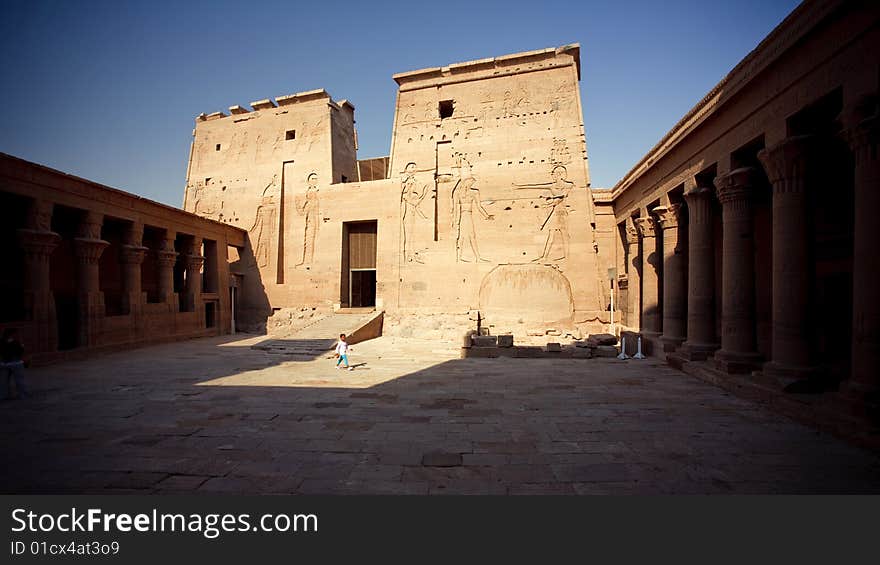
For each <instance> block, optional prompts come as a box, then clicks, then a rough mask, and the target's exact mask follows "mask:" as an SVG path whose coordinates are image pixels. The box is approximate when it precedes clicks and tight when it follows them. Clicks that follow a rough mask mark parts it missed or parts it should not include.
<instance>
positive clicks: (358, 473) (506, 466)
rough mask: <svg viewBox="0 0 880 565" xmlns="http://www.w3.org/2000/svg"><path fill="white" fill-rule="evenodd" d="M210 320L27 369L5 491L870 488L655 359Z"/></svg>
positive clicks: (742, 404) (824, 439) (758, 413)
mask: <svg viewBox="0 0 880 565" xmlns="http://www.w3.org/2000/svg"><path fill="white" fill-rule="evenodd" d="M262 341H265V338H264V337H256V338H255V337H253V336H247V339H242V337H241V336H236V337H234V338H231V337H229V336H227V337H225V338H209V339H201V340H196V341H189V342H183V343H177V344H170V345H163V346H155V347H149V348H144V349H139V350H134V351H128V352H121V353H115V354H110V355H103V356H99V357H95V358H93V359H90V360H87V361H81V362H71V363H66V364H63V365H53V366H48V367H40V368H34V369H32V370H30V371H29V373H28V379H29V382H30V384H31V387H32V389H33V390H34V391H35V395H34V397H33V398H30V399H25V400H15V401H5V402H0V425H2V429H3V434H2V436H0V437H2V440H0V441H2V450H3V454H4V459H5V461H4V464H3V465H2V468H0V484H2V485H3V492H6V493H141V494H143V493H186V492H200V493H201V492H204V493H301V494H313V493H314V494H318V493H372V494H375V493H380V494H384V493H394V494H398V493H400V494H445V493H461V494H532V493H534V494H539V493H541V494H545V493H550V494H606V493H608V494H618V493H619V494H642V493H659V494H664V493H668V494H678V493H869V492H870V493H880V457H878V455H877V454H875V453H871V452H868V451H865V450H862V449H859V448H856V447H853V446H851V445H849V444H847V443H844V442H842V441H840V440H837V439H835V438H833V437H830V436H827V435H822V434H819V433H818V432H815V431H813V430H811V429H809V428H807V427H804V426H802V425H800V424H797V423H794V422H792V421H789V420H786V419H784V418H782V417H780V416H777V415H775V414H773V413H770V412H767V411H766V410H764V409H763V408H761V407H759V406H757V405H754V404H751V403H749V402H747V401H745V400H741V399H737V398H735V397H732V396H730V395H728V394H727V393H725V392H724V391H722V390H720V389H718V388H716V387H713V386H711V385H708V384H705V383H703V382H701V381H699V380H696V379H694V378H692V377H689V376H687V375H685V374H684V373H681V372H679V371H676V370H674V369H671V368H669V367H667V366H665V365H662V364H660V362H659V361H656V360H648V361H641V362H636V361H626V362H621V361H617V360H614V359H591V360H580V359H559V360H552V359H551V360H545V359H507V358H499V359H459V358H458V351H457V349H456V348H455V345H454V344H443V343H437V342H429V341H419V340H415V339H401V338H391V337H382V338H379V339H376V340H372V341H369V342H365V343H361V344H358V345H356V346H354V352H353V354H352V357H351V360H352V362H353V363H354V364H355V365H356V368H355V370H354V371H350V372H349V371H340V370H335V369H334V368H333V363H334V362H333V360H332V359H330V358H329V357H328V356H326V355H325V354H321V355H318V356H317V357H315V358H311V357H308V356H298V357H297V356H285V355H277V354H272V353H268V352H266V351H260V350H255V349H251V348H250V346H251V345H253V344H257V343H260V342H262Z"/></svg>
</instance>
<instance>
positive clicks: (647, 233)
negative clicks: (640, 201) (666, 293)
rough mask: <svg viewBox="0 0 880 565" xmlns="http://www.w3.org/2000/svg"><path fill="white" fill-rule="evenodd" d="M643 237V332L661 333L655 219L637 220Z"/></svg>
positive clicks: (658, 254)
mask: <svg viewBox="0 0 880 565" xmlns="http://www.w3.org/2000/svg"><path fill="white" fill-rule="evenodd" d="M636 225H637V226H638V228H639V233H640V234H641V236H642V332H643V333H647V334H655V335H657V334H659V333H660V323H661V318H660V276H659V273H658V267H659V265H660V263H661V258H660V253H661V252H662V250H660V249H658V246H657V237H656V231H655V229H656V225H655V221H654V218H652V217H650V216H648V217H646V218H639V219H637V220H636Z"/></svg>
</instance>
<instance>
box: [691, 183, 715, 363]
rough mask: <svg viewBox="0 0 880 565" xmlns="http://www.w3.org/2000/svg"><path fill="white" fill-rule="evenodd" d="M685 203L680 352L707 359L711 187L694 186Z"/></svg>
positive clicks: (711, 308) (711, 321) (711, 303)
mask: <svg viewBox="0 0 880 565" xmlns="http://www.w3.org/2000/svg"><path fill="white" fill-rule="evenodd" d="M684 199H685V202H687V205H688V283H687V289H688V290H687V312H688V314H687V341H685V343H684V346H683V347H682V354H684V355H685V356H686V357H688V358H690V359H692V360H701V359H706V357H707V355H708V354H709V353H710V352H712V351H714V350H715V349H717V348H718V344H716V343H715V248H714V242H713V239H714V237H713V221H712V218H713V211H712V189H710V188H707V187H697V188H694V189H693V190H690V191H688V192H687V193H685V195H684Z"/></svg>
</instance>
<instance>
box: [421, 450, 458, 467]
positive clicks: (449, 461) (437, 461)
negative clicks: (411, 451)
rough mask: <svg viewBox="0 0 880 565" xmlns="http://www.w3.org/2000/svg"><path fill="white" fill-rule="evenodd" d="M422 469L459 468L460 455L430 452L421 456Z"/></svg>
mask: <svg viewBox="0 0 880 565" xmlns="http://www.w3.org/2000/svg"><path fill="white" fill-rule="evenodd" d="M422 466H423V467H459V466H461V453H447V452H444V451H432V452H431V453H426V454H425V455H424V456H422Z"/></svg>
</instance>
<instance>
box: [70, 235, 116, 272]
mask: <svg viewBox="0 0 880 565" xmlns="http://www.w3.org/2000/svg"><path fill="white" fill-rule="evenodd" d="M73 243H74V252H75V254H76V257H77V259H79V261H80V263H83V264H87V265H97V264H98V261H99V260H100V259H101V255H102V254H103V253H104V249H106V248H107V246H108V245H110V242H109V241H104V240H103V239H91V238H88V237H77V238H74V240H73Z"/></svg>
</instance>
